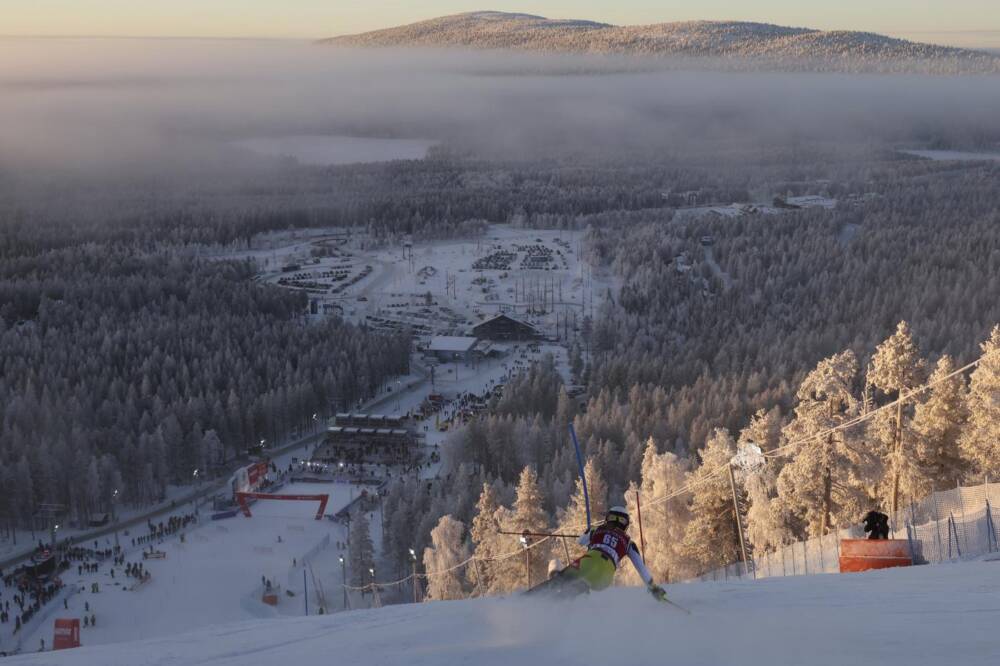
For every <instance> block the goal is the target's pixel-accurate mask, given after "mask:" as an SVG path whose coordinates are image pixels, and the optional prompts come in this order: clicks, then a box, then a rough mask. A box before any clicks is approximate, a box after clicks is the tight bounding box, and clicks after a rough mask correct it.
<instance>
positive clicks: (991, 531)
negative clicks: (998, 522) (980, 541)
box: [986, 497, 1000, 553]
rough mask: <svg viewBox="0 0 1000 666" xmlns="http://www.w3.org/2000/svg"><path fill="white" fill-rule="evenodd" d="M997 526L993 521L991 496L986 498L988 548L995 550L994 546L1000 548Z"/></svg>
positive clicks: (991, 550)
mask: <svg viewBox="0 0 1000 666" xmlns="http://www.w3.org/2000/svg"><path fill="white" fill-rule="evenodd" d="M995 530H996V526H995V525H994V523H993V509H992V507H990V498H989V497H987V498H986V549H987V550H988V551H989V552H991V553H992V552H993V546H996V547H997V550H1000V543H997V534H996V531H995Z"/></svg>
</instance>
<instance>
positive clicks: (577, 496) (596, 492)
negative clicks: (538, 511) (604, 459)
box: [552, 458, 608, 566]
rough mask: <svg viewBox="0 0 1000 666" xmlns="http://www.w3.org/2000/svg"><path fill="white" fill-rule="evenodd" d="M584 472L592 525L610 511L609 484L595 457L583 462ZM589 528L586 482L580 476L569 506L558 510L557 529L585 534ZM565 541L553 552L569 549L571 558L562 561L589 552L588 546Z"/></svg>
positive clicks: (573, 558) (563, 555)
mask: <svg viewBox="0 0 1000 666" xmlns="http://www.w3.org/2000/svg"><path fill="white" fill-rule="evenodd" d="M583 473H584V475H585V477H586V479H587V492H588V494H589V495H590V515H591V525H596V524H598V523H599V522H600V521H602V520H604V515H605V514H606V513H607V512H608V486H607V484H605V483H604V477H603V476H602V475H601V473H600V471H599V470H598V469H597V466H596V465H595V464H594V460H593V459H592V458H591V459H588V460H587V464H586V465H584V468H583ZM586 527H587V507H586V504H585V502H584V496H583V483H582V482H581V481H580V479H579V478H577V480H576V490H575V492H574V493H573V495H572V496H571V497H570V499H569V505H568V506H566V508H564V509H562V510H561V511H560V512H559V526H558V528H557V530H556V531H558V532H560V533H563V534H582V533H583V532H584V530H585V529H586ZM561 541H563V542H565V544H566V547H565V548H564V547H563V544H562V543H558V544H555V545H554V546H553V549H552V551H553V554H554V555H562V557H563V558H565V557H566V555H565V553H566V550H567V549H568V550H569V561H566V562H563V563H562V564H563V566H566V565H568V564H569V563H570V561H572V560H575V559H576V558H578V557H580V556H581V555H583V554H584V553H585V552H586V548H584V547H583V546H581V545H579V544H578V543H577V542H576V541H573V540H570V539H563V540H561Z"/></svg>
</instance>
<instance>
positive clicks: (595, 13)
mask: <svg viewBox="0 0 1000 666" xmlns="http://www.w3.org/2000/svg"><path fill="white" fill-rule="evenodd" d="M931 4H932V3H921V4H916V3H913V2H912V0H882V1H879V2H876V3H874V5H873V3H870V2H863V1H862V0H844V1H843V2H840V3H837V4H835V5H832V4H821V3H816V4H814V3H802V2H798V1H795V0H759V1H758V2H753V3H746V2H737V1H736V0H701V1H699V2H697V3H696V2H691V1H690V0H689V1H679V0H665V1H661V2H656V1H653V0H623V1H622V2H620V3H617V4H616V5H614V6H610V5H609V4H608V3H602V2H596V1H594V0H580V1H578V2H572V3H569V2H558V1H556V0H535V1H534V2H531V1H526V2H521V1H518V2H493V3H484V2H481V1H480V0H475V1H472V0H433V1H432V2H426V3H419V4H417V3H407V2H400V1H398V0H370V1H369V2H366V3H363V4H361V3H331V2H328V1H325V0H283V1H278V0H213V2H211V3H205V2H202V1H197V0H172V1H170V2H166V1H164V0H140V1H136V0H88V2H82V1H81V0H38V1H37V2H28V1H27V0H16V1H14V2H9V3H7V6H5V7H4V21H3V27H2V28H0V34H2V35H3V36H16V37H26V36H45V37H48V36H100V37H125V36H141V37H223V38H274V39H316V38H322V37H330V36H334V35H340V34H349V33H353V32H362V31H366V30H374V29H378V28H384V27H390V26H396V25H402V24H405V23H411V22H414V21H420V20H424V19H428V18H433V17H436V16H442V15H446V14H454V13H459V12H468V11H477V10H483V9H494V10H497V11H509V12H525V13H532V14H539V15H543V16H547V17H549V18H578V19H589V20H594V21H603V22H608V23H614V24H618V25H627V24H644V23H660V22H668V21H686V20H697V19H705V20H745V21H760V22H765V23H777V24H781V25H793V26H801V27H810V28H817V29H821V30H867V31H873V32H882V33H886V34H892V35H896V36H901V37H906V38H909V39H915V40H921V41H933V42H938V43H952V44H956V45H960V46H997V47H1000V4H998V3H996V2H993V1H992V0H954V1H953V2H951V3H947V4H946V3H943V2H941V3H933V4H934V5H936V6H933V7H932V6H930V5H931Z"/></svg>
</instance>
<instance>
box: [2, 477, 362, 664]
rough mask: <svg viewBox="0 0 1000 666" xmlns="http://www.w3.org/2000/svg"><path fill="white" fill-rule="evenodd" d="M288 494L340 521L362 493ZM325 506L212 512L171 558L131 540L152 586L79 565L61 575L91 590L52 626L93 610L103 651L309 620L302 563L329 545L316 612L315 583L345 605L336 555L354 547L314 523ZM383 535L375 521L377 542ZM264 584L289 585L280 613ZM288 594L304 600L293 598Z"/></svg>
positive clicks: (316, 564) (131, 557)
mask: <svg viewBox="0 0 1000 666" xmlns="http://www.w3.org/2000/svg"><path fill="white" fill-rule="evenodd" d="M279 492H281V493H284V494H313V493H327V494H329V495H330V503H329V504H328V505H327V513H328V514H333V513H336V512H337V511H338V510H339V509H341V508H342V507H343V506H345V505H347V504H348V503H349V502H350V501H351V499H352V498H353V497H355V496H357V494H358V492H359V489H358V488H357V487H354V486H350V485H346V484H308V483H295V484H289V485H287V486H285V488H284V489H282V490H281V491H279ZM316 508H317V504H316V503H315V502H266V501H262V502H257V503H256V504H254V505H253V507H252V513H253V517H252V518H245V517H243V516H242V515H239V516H236V517H235V518H231V519H229V520H223V521H212V520H210V519H209V514H210V513H211V511H204V510H203V511H202V513H201V518H202V520H201V522H200V524H198V525H196V526H192V527H191V528H188V529H187V530H185V542H184V543H181V542H180V539H179V538H177V537H172V538H168V539H166V540H165V541H164V542H163V543H160V544H156V545H155V547H156V549H157V550H161V551H163V552H164V553H166V559H162V560H160V559H150V560H146V561H143V560H142V557H141V555H140V550H141V546H140V547H139V548H133V547H132V546H131V540H130V537H128V536H124V535H122V536H121V543H122V545H123V546H124V547H125V550H126V560H127V561H128V562H143V564H144V565H145V567H146V569H147V570H148V571H150V572H151V573H152V579H151V581H150V582H149V583H148V584H146V585H144V586H142V587H140V588H138V589H137V590H135V591H126V588H127V587H128V586H130V585H131V584H132V583H134V581H133V580H131V579H128V578H127V577H124V576H123V575H122V569H123V567H121V566H118V567H114V568H115V569H116V576H115V577H114V578H112V577H111V575H110V570H111V568H112V567H111V565H110V563H109V564H104V565H102V566H101V567H100V571H99V572H98V573H96V574H87V573H84V574H83V575H78V573H77V568H76V566H75V564H74V565H73V566H72V567H71V568H70V570H69V571H67V572H66V573H65V574H64V575H63V576H62V578H63V581H64V582H65V583H66V584H67V585H68V586H75V587H80V588H82V589H83V590H84V591H82V592H80V593H78V594H75V595H73V596H72V597H70V599H69V601H68V608H67V609H66V610H63V609H62V608H57V609H56V610H55V612H54V613H53V615H52V618H58V617H77V618H81V619H82V617H83V614H84V604H89V608H90V611H89V612H90V613H94V614H95V616H96V617H97V620H98V622H97V626H96V627H95V628H89V627H88V628H86V629H83V630H82V631H83V633H82V637H83V641H84V643H85V644H88V643H89V644H90V645H97V644H105V643H120V642H122V641H129V640H137V639H149V638H157V637H162V636H172V635H175V634H178V633H181V632H185V631H191V630H192V629H196V628H199V627H205V626H209V625H215V624H220V623H227V622H236V621H240V620H248V619H254V618H271V617H282V616H285V617H288V616H297V615H302V614H303V612H304V606H305V603H304V599H303V597H302V587H303V577H302V571H303V565H302V557H303V556H304V555H306V554H308V553H310V552H311V551H313V550H315V549H317V548H319V547H320V545H321V544H323V543H325V541H326V539H329V543H330V545H329V546H328V547H326V548H324V549H321V550H320V551H319V553H318V554H317V555H316V556H315V557H313V558H312V561H311V564H312V567H313V568H312V570H311V571H307V576H306V580H307V582H308V586H309V596H310V605H311V608H312V611H313V612H315V609H316V607H317V605H318V603H319V599H318V598H317V597H318V596H319V593H318V591H317V589H316V583H318V584H319V585H321V586H322V587H323V589H324V590H325V591H327V592H328V595H327V596H328V599H329V601H328V603H329V604H330V605H332V604H334V603H337V604H339V602H340V587H339V586H340V582H341V569H340V565H339V562H338V560H337V556H338V555H340V554H345V555H346V551H340V550H338V549H337V547H336V544H337V543H338V542H343V541H346V530H345V529H344V528H343V527H342V526H340V525H338V524H336V523H333V522H331V521H329V520H321V521H317V520H315V519H314V516H315V513H316ZM378 529H379V523H378V521H377V520H376V521H375V522H374V523H373V532H375V534H374V536H375V538H376V539H377V538H378V533H377V530H378ZM143 532H144V531H143ZM133 534H135V533H133ZM279 537H280V539H281V541H278V538H279ZM102 543H103V542H102ZM293 560H295V566H293ZM261 576H266V577H267V578H269V579H270V580H272V581H273V582H274V583H275V584H277V585H279V586H280V587H281V590H282V595H281V596H280V602H279V604H278V606H277V607H276V608H271V607H269V606H265V605H264V604H262V603H260V594H261ZM314 581H315V583H314ZM94 582H97V583H99V585H100V588H99V589H100V592H99V593H97V594H94V593H91V592H90V586H91V584H92V583H94ZM286 590H291V591H292V592H294V593H295V596H294V597H288V596H287V594H285V591H286ZM57 605H61V603H59V602H57ZM337 607H338V608H339V605H338V606H337ZM88 614H89V613H88ZM52 624H53V622H52V619H47V620H46V621H45V622H44V623H42V624H41V625H40V626H37V627H36V626H35V625H34V624H32V625H31V626H30V627H29V630H28V631H27V632H26V633H24V634H23V635H22V636H21V638H22V641H23V645H24V646H25V650H32V649H37V648H38V645H39V640H40V639H44V640H45V642H46V644H51V642H52Z"/></svg>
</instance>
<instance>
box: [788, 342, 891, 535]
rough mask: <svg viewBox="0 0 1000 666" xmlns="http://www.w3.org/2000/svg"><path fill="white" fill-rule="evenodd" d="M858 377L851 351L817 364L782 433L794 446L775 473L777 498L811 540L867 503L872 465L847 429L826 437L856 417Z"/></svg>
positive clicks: (852, 518)
mask: <svg viewBox="0 0 1000 666" xmlns="http://www.w3.org/2000/svg"><path fill="white" fill-rule="evenodd" d="M857 372H858V363H857V359H856V358H855V356H854V352H852V351H850V350H848V351H845V352H841V353H840V354H835V355H834V356H831V357H830V358H827V359H824V360H822V361H820V362H819V364H818V365H817V366H816V369H815V370H813V371H812V372H810V373H809V374H808V375H806V378H805V379H804V380H803V382H802V384H801V385H800V386H799V390H798V393H797V397H798V404H797V405H796V406H795V416H794V418H793V419H792V421H791V423H789V424H788V425H787V426H785V428H784V429H783V430H782V436H783V441H784V442H785V445H790V444H794V445H795V446H794V447H793V448H792V449H791V451H790V452H789V454H788V456H789V458H790V460H789V462H788V463H787V464H786V465H785V466H784V468H782V470H781V472H780V473H779V474H778V496H779V497H780V498H781V501H782V502H783V504H784V505H785V506H786V507H788V509H789V511H790V512H791V514H792V518H793V519H795V520H796V521H798V522H800V523H801V524H802V525H803V526H805V527H806V528H807V529H808V532H809V534H811V535H814V536H816V535H823V534H827V533H828V532H829V531H830V530H831V529H832V528H833V527H834V526H835V525H837V524H842V523H845V522H854V521H856V520H857V519H858V517H859V516H860V515H861V510H862V508H864V507H866V506H867V505H868V503H869V502H868V496H867V493H866V491H865V487H864V479H865V478H867V477H869V476H871V475H872V474H873V469H875V468H877V467H876V466H875V461H874V460H873V458H872V456H871V455H870V454H868V453H867V452H865V451H864V450H863V448H862V446H861V442H859V441H858V440H857V436H856V435H855V433H854V432H853V430H852V429H850V428H848V429H842V430H838V431H836V432H830V430H831V429H833V428H835V427H837V426H840V425H842V424H843V423H844V422H845V421H848V420H850V419H851V418H852V417H854V416H856V415H857V413H858V401H857V400H856V399H855V398H854V395H853V393H852V387H853V385H854V381H855V377H856V375H857ZM823 433H826V434H823Z"/></svg>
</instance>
